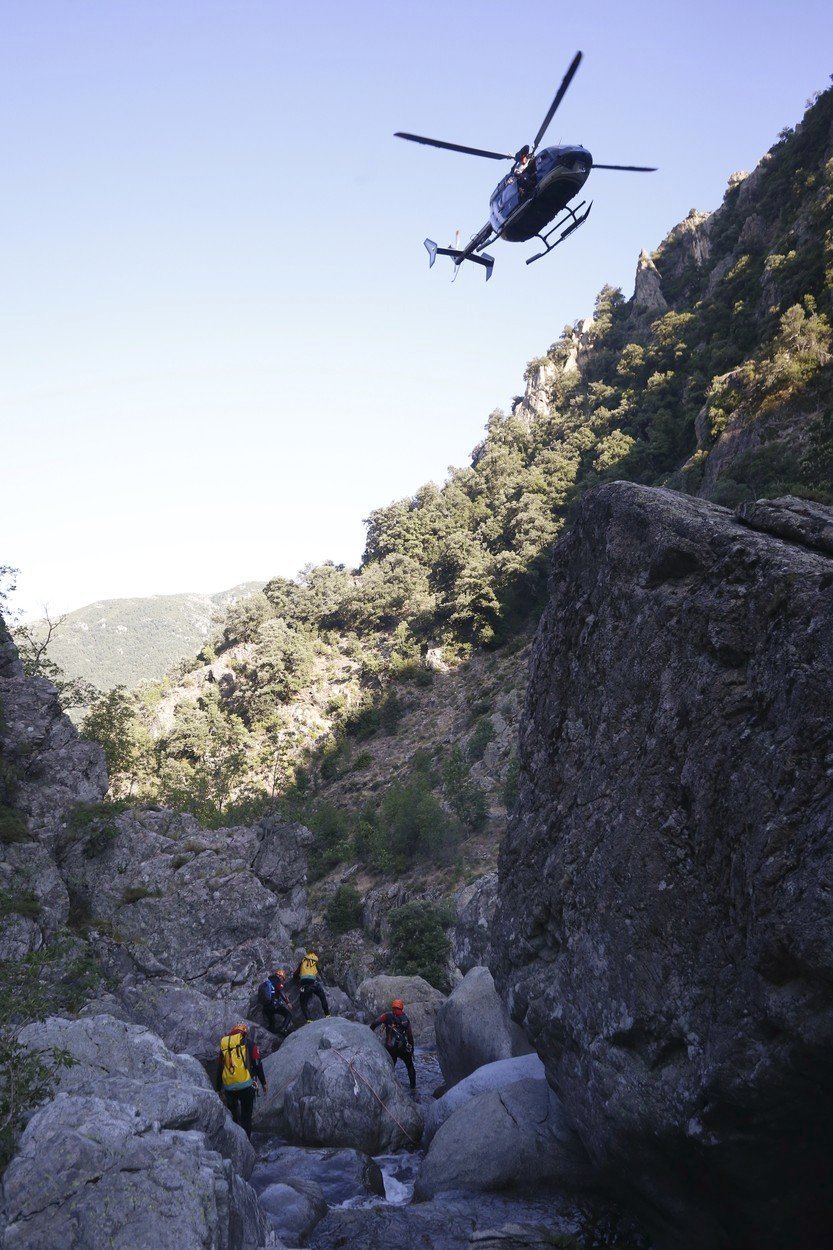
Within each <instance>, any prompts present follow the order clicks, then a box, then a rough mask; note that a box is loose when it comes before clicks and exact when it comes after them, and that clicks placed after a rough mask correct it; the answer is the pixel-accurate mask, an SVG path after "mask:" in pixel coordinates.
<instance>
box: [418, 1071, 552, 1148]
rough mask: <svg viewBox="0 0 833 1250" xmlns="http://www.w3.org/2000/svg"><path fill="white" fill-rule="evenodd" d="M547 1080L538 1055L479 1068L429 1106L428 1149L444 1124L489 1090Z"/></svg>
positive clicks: (425, 1131)
mask: <svg viewBox="0 0 833 1250" xmlns="http://www.w3.org/2000/svg"><path fill="white" fill-rule="evenodd" d="M529 1079H532V1080H543V1079H544V1065H543V1063H542V1062H541V1060H540V1059H539V1058H538V1056H537V1055H519V1056H518V1058H517V1059H496V1060H495V1062H494V1063H485V1064H484V1065H483V1067H482V1068H476V1069H475V1071H474V1072H472V1073H470V1074H469V1076H467V1077H464V1078H463V1080H462V1081H458V1083H457V1084H456V1085H454V1086H452V1088H451V1089H450V1090H449V1091H448V1093H446V1094H443V1096H442V1098H438V1099H436V1101H434V1102H432V1103H429V1105H428V1107H427V1109H426V1112H425V1128H424V1129H423V1133H422V1144H423V1145H424V1146H427V1145H428V1144H429V1143H430V1141H431V1138H432V1137H433V1136H434V1134H435V1133H436V1132H437V1129H438V1128H439V1127H440V1125H442V1124H445V1122H446V1120H447V1119H448V1118H449V1116H452V1115H453V1114H454V1112H455V1111H459V1109H460V1108H461V1107H462V1106H463V1104H464V1103H466V1102H468V1101H469V1100H470V1099H471V1098H476V1097H477V1095H478V1094H485V1093H486V1092H487V1091H488V1090H495V1089H497V1090H499V1089H503V1088H504V1087H505V1086H506V1085H513V1084H514V1083H515V1081H522V1080H529Z"/></svg>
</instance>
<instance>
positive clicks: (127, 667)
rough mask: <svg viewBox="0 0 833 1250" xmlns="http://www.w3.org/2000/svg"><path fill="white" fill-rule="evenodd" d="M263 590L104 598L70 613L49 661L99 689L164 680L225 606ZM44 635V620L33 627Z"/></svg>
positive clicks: (256, 585) (249, 587) (251, 586)
mask: <svg viewBox="0 0 833 1250" xmlns="http://www.w3.org/2000/svg"><path fill="white" fill-rule="evenodd" d="M262 587H263V582H243V583H241V585H239V586H233V587H232V588H231V590H223V591H220V592H219V593H218V594H214V595H189V594H183V595H151V596H150V597H149V598H143V599H101V600H99V601H98V602H96V603H90V604H88V605H87V606H86V607H83V608H78V609H76V611H74V612H68V613H67V615H66V616H65V617H64V618H63V620H62V621H61V623H60V625H59V626H58V627H57V629H56V630H55V632H54V634H53V636H52V639H51V641H50V644H49V657H50V659H52V660H54V661H55V663H56V664H58V665H59V666H60V667H61V668H62V669H63V670H64V672H65V673H66V675H67V677H82V678H84V679H85V680H87V681H91V682H92V683H93V685H95V686H98V687H99V689H101V690H111V689H112V688H113V686H128V687H132V686H136V685H138V683H139V682H141V681H145V680H147V679H152V678H160V677H162V676H164V674H165V673H166V672H167V671H168V669H169V668H170V667H171V666H172V665H173V664H176V663H177V661H179V660H183V659H185V657H186V656H192V655H193V654H194V652H195V651H199V649H200V647H202V645H203V644H204V643H205V642H206V641H207V640H208V639H209V638H210V637H211V635H212V633H213V632H214V630H215V629H216V628H217V626H218V625H219V623H220V621H221V620H222V617H223V615H224V613H225V611H226V609H227V608H229V607H230V606H231V605H232V604H235V603H237V602H239V601H240V600H241V599H245V598H247V597H248V596H249V595H252V594H254V593H255V592H256V591H258V590H260V589H261V588H262ZM32 629H33V631H34V632H35V634H36V636H42V635H43V633H44V632H45V630H46V622H45V621H43V622H38V623H37V624H36V625H33V626H32Z"/></svg>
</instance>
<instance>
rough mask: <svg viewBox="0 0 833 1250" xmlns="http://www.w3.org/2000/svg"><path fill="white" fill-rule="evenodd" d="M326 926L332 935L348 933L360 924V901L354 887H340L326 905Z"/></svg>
mask: <svg viewBox="0 0 833 1250" xmlns="http://www.w3.org/2000/svg"><path fill="white" fill-rule="evenodd" d="M325 914H326V917H327V924H328V925H329V926H330V928H331V929H332V931H333V933H339V934H340V933H349V932H350V930H351V929H358V927H359V925H360V924H361V915H362V900H361V898H360V896H359V892H358V890H357V889H356V887H355V886H354V885H340V886H339V887H338V889H337V890H336V892H335V894H334V895H333V897H332V898H331V899H330V901H329V903H328V904H327V910H326V913H325Z"/></svg>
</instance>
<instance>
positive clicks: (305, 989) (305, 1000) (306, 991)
mask: <svg viewBox="0 0 833 1250" xmlns="http://www.w3.org/2000/svg"><path fill="white" fill-rule="evenodd" d="M313 994H314V995H315V997H316V998H317V999H318V1001H319V1003H320V1004H321V1006H322V1007H323V1008H324V1015H325V1016H328V1015H329V1014H330V1007H329V1004H328V1002H327V995H326V994H325V993H324V989H323V986H322V985H321V982H320V981H319V980H318V977H304V978H303V980H302V981H301V1011H302V1012H303V1013H304V1019H305V1020H309V1018H310V1016H309V1000H310V998H311V997H312V996H313Z"/></svg>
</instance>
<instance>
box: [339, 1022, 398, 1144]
mask: <svg viewBox="0 0 833 1250" xmlns="http://www.w3.org/2000/svg"><path fill="white" fill-rule="evenodd" d="M332 1049H333V1050H335V1053H336V1054H337V1055H338V1057H339V1059H340V1060H341V1062H342V1063H346V1064H347V1067H348V1068H349V1069H350V1071H351V1072H352V1073H353V1084H354V1085H355V1082H356V1077H358V1078H359V1080H360V1081H361V1082H362V1083H363V1084H364V1085H366V1086H367V1088H368V1089H369V1090H370V1092H371V1094H372V1095H373V1097H374V1098H375V1099H376V1101H377V1102H378V1103H379V1105H380V1106H381V1107H383V1108H384V1110H385V1111H387V1113H388V1115H389V1116H390V1118H391V1119H392V1120H393V1122H394V1124H396V1125H397V1126H398V1127H399V1128H400V1129H401V1130H402V1132H403V1133H404V1134H405V1136H406V1137H407V1139H408V1141H409V1142H410V1143H411V1145H412V1146H416V1147H417V1148H419V1142H417V1141H414V1139H413V1137H411V1134H410V1133H409V1132H408V1130H407V1129H406V1128H405V1125H404V1124H401V1123H400V1122H399V1120H397V1118H396V1116H395V1115H394V1114H393V1112H392V1111H391V1109H390V1107H389V1106H388V1105H387V1103H384V1102H382V1099H381V1098H380V1097H379V1095H378V1094H377V1093H376V1090H375V1089H374V1088H373V1086H372V1085H371V1084H370V1082H369V1081H368V1080H366V1079H365V1077H363V1076H362V1074H361V1072H357V1071H356V1069H355V1068H354V1067H353V1062H352V1060H351V1059H345V1058H344V1055H343V1054H342V1053H341V1051H340V1050H336V1048H335V1046H333V1048H332Z"/></svg>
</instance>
